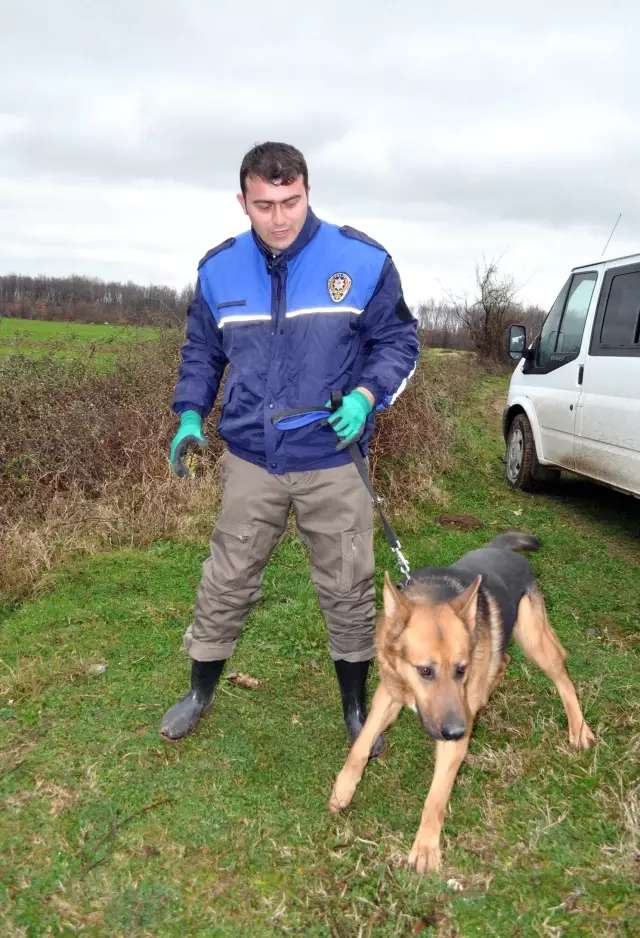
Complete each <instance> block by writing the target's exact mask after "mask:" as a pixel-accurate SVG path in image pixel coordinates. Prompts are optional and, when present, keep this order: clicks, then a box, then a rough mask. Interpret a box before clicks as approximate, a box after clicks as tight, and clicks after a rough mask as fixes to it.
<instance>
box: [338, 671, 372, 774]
mask: <svg viewBox="0 0 640 938" xmlns="http://www.w3.org/2000/svg"><path fill="white" fill-rule="evenodd" d="M333 663H334V665H335V668H336V674H337V676H338V684H339V685H340V696H341V697H342V712H343V713H344V722H345V726H346V727H347V733H348V734H349V743H350V745H353V744H354V742H355V741H356V739H357V738H358V736H359V735H360V730H361V729H362V727H363V726H364V721H365V720H366V719H367V702H366V697H365V690H366V686H367V674H368V673H369V665H370V664H371V662H370V661H345V660H344V659H339V660H338V661H334V662H333ZM384 749H385V741H384V736H378V738H377V739H376V741H375V742H374V744H373V747H372V749H371V753H370V754H369V758H370V759H374V758H375V757H376V756H381V755H382V753H383V752H384Z"/></svg>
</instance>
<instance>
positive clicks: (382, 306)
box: [173, 210, 418, 474]
mask: <svg viewBox="0 0 640 938" xmlns="http://www.w3.org/2000/svg"><path fill="white" fill-rule="evenodd" d="M334 275H342V276H338V277H335V276H334ZM344 275H346V277H345V276H344ZM349 280H350V284H349ZM336 284H337V287H338V289H335V286H336ZM346 286H348V290H347V291H346V292H345V287H346ZM330 288H333V289H330ZM332 292H333V297H332V295H331V293H332ZM336 296H338V297H340V298H339V299H338V300H337V301H336ZM417 358H418V339H417V328H416V321H415V319H414V318H413V316H412V315H411V313H410V311H409V309H408V307H407V305H406V303H405V301H404V298H403V295H402V287H401V284H400V277H399V276H398V272H397V270H396V268H395V265H394V264H393V262H392V260H391V257H390V256H389V254H388V253H387V252H386V251H385V249H384V248H383V247H381V245H379V244H377V243H376V242H375V241H372V240H371V239H370V238H368V237H367V236H366V235H363V234H361V233H360V232H358V231H355V230H354V229H352V228H346V227H345V228H338V227H337V226H335V225H330V224H328V223H327V222H324V221H320V220H319V219H318V218H316V216H315V215H314V214H313V212H312V211H311V210H309V212H308V214H307V218H306V221H305V224H304V226H303V228H302V230H301V231H300V234H299V235H298V237H297V238H296V240H295V241H294V242H293V244H292V245H291V246H290V247H289V248H287V249H286V250H285V251H283V252H282V253H281V254H278V255H276V256H274V255H273V254H272V253H271V252H270V251H269V249H268V248H267V247H265V246H264V245H263V244H262V242H261V241H260V240H259V239H258V237H257V236H256V235H255V233H254V232H253V231H248V232H245V233H244V234H241V235H240V236H239V237H237V238H230V239H229V240H228V241H225V242H224V243H223V244H221V245H219V246H218V247H217V248H214V249H213V250H212V251H209V253H208V254H207V255H206V256H205V257H204V258H203V259H202V261H201V262H200V265H199V268H198V282H197V285H196V291H195V296H194V300H193V303H192V304H191V306H190V308H189V312H188V316H187V326H186V341H185V343H184V345H183V347H182V361H181V364H180V371H179V378H178V382H177V385H176V390H175V395H174V400H173V410H174V412H175V413H176V414H181V413H183V412H184V411H185V410H195V411H197V412H198V413H199V414H200V415H201V416H202V417H205V416H206V415H207V414H208V413H209V411H210V410H211V409H212V407H213V404H214V402H215V399H216V396H217V393H218V387H219V384H220V381H221V379H222V376H223V373H224V371H225V368H226V367H227V366H228V373H227V376H226V380H225V385H224V396H223V400H222V412H221V417H220V421H219V425H218V430H219V433H220V435H221V436H222V438H223V439H224V440H225V442H226V444H227V447H228V448H229V450H230V451H231V452H232V453H234V454H235V455H236V456H240V457H241V458H242V459H247V460H249V461H250V462H252V463H255V464H256V465H259V466H262V467H264V468H265V469H267V470H268V471H269V472H271V473H276V474H280V473H284V472H294V471H303V470H310V469H324V468H329V467H332V466H339V465H343V464H344V463H347V462H349V460H350V459H351V456H350V455H349V452H348V450H345V451H342V452H340V453H336V451H335V450H336V444H337V442H338V439H337V437H336V434H335V431H334V430H333V429H332V428H331V427H329V426H322V427H321V426H319V425H318V424H317V423H315V424H310V425H308V426H306V427H301V428H299V429H296V430H287V431H286V432H283V431H282V430H277V429H276V428H275V427H273V426H272V424H271V418H272V417H273V416H274V414H276V413H278V412H279V411H281V410H290V409H293V408H298V407H306V406H309V405H323V404H324V403H325V402H326V401H327V400H328V398H329V394H330V391H331V390H332V389H340V390H342V391H343V392H344V393H348V392H349V391H352V390H353V389H354V388H355V387H357V386H358V385H359V386H361V387H365V388H367V389H368V390H369V391H371V393H372V394H373V396H374V398H375V401H376V408H375V409H378V410H382V409H384V408H385V407H388V406H389V405H390V404H391V403H392V402H393V401H394V399H395V398H396V397H397V395H398V394H399V393H400V392H401V391H402V390H403V389H404V387H405V386H406V383H407V381H408V380H409V378H410V377H411V375H412V374H413V372H414V370H415V365H416V361H417ZM375 409H374V413H375ZM374 413H372V414H370V416H369V418H368V420H367V425H366V428H365V433H364V435H363V437H362V439H361V446H362V448H363V451H364V452H366V447H367V442H368V440H369V437H370V436H371V433H372V431H373V427H374V421H375V416H374Z"/></svg>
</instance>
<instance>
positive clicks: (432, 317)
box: [0, 260, 546, 360]
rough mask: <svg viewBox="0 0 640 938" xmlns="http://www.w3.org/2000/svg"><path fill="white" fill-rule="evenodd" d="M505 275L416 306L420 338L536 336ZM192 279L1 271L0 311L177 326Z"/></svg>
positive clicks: (488, 266)
mask: <svg viewBox="0 0 640 938" xmlns="http://www.w3.org/2000/svg"><path fill="white" fill-rule="evenodd" d="M517 294H518V289H517V287H516V284H515V282H514V280H513V278H512V277H511V276H509V275H508V274H504V273H502V272H501V270H500V267H499V263H498V262H497V261H494V260H492V261H483V263H482V264H478V265H477V266H476V275H475V288H474V291H473V292H472V293H471V294H465V295H461V296H460V295H454V294H453V293H449V294H447V296H446V298H444V299H441V300H433V299H430V300H427V301H425V302H422V303H420V304H418V306H416V307H414V309H413V313H414V315H415V316H416V318H417V319H418V323H419V330H420V337H421V342H422V344H423V345H424V346H427V347H431V348H446V349H460V350H467V351H476V352H478V353H479V354H480V355H481V356H482V357H483V358H486V359H493V360H499V359H505V358H506V357H507V354H506V331H507V328H508V326H509V325H510V324H511V323H513V322H518V323H521V324H522V325H524V326H526V328H527V334H528V335H530V336H533V335H535V334H536V333H537V332H538V331H539V329H540V326H541V325H542V322H543V320H544V317H545V314H546V313H545V310H543V309H541V308H540V307H539V306H535V305H523V304H522V303H520V302H519V301H518V299H517ZM192 298H193V286H191V285H189V286H186V287H184V288H183V289H182V290H174V289H172V288H171V287H167V286H159V285H155V284H150V285H149V286H140V285H139V284H136V283H132V282H131V281H129V282H128V283H119V282H117V281H111V282H106V281H104V280H99V279H97V278H95V277H80V276H72V277H26V276H22V275H19V274H8V275H6V276H0V317H2V316H6V317H18V318H20V319H45V320H56V321H62V322H79V323H80V322H82V323H112V324H117V325H139V326H182V325H183V324H184V322H185V320H186V317H187V310H188V308H189V304H190V303H191V300H192Z"/></svg>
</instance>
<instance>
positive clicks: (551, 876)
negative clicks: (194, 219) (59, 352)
mask: <svg viewBox="0 0 640 938" xmlns="http://www.w3.org/2000/svg"><path fill="white" fill-rule="evenodd" d="M3 325H4V323H3ZM505 386H506V384H505V381H503V380H501V379H492V380H489V381H485V382H483V383H482V384H481V385H479V386H477V387H476V390H475V393H474V396H473V398H472V400H470V401H469V404H468V407H467V408H466V409H465V411H464V413H460V414H458V415H457V416H456V417H455V420H456V424H457V440H458V441H457V445H456V469H455V471H452V472H451V473H449V474H448V475H447V477H446V478H444V479H443V480H441V484H442V486H443V487H444V489H445V490H446V491H447V493H448V495H449V504H448V506H447V508H446V513H447V514H448V515H452V514H462V515H468V516H472V517H473V518H474V519H477V520H478V521H479V522H480V523H481V524H480V526H479V527H478V528H475V529H473V530H471V531H463V530H458V529H455V528H447V527H443V526H442V525H441V524H438V523H437V515H438V512H436V511H435V510H434V509H432V508H430V507H429V506H428V505H417V506H416V510H415V513H414V514H413V515H412V517H411V518H407V519H404V520H403V519H397V528H398V533H399V535H400V537H401V540H402V543H403V547H404V548H405V552H406V553H407V555H408V556H409V558H410V559H411V561H412V564H413V565H414V566H416V567H417V566H422V565H427V564H446V563H450V562H452V561H453V560H455V559H456V558H457V557H459V556H460V554H461V553H462V552H464V551H465V550H467V549H469V548H472V547H476V546H480V545H482V544H483V543H485V542H486V541H487V540H489V539H490V538H491V537H492V536H493V535H494V533H495V532H496V531H498V530H504V529H506V528H519V529H522V530H527V531H533V532H535V533H536V534H538V535H539V536H540V538H541V539H542V541H543V550H542V551H541V553H540V554H538V555H535V556H533V557H532V562H533V564H534V566H535V569H536V572H537V574H538V577H539V581H540V583H541V585H542V588H543V590H544V593H545V596H546V599H547V604H548V608H549V613H550V617H551V620H552V622H553V624H554V625H555V627H556V629H557V631H558V632H559V634H560V637H561V640H562V641H563V643H564V645H565V647H566V648H567V650H568V652H569V659H568V667H569V671H570V674H571V675H572V677H573V679H574V681H575V683H576V686H577V690H578V695H579V697H580V699H581V703H582V705H583V709H584V711H585V715H586V717H587V719H588V721H589V723H590V725H591V727H592V729H593V730H594V732H595V733H596V736H597V738H598V744H597V746H596V748H595V749H593V750H591V751H589V752H587V753H584V754H582V755H575V754H573V753H571V752H570V751H569V747H568V742H567V738H566V720H565V717H564V713H563V710H562V706H561V704H560V701H559V699H558V698H557V696H556V695H555V692H554V691H553V689H552V687H551V685H550V683H549V682H548V681H547V680H546V678H544V677H543V676H542V675H541V674H539V673H538V672H536V671H535V670H534V668H533V667H532V666H530V665H529V664H528V663H526V662H525V660H524V658H523V656H522V654H521V653H520V652H519V650H518V649H515V650H513V651H512V656H513V661H512V664H511V666H510V668H509V670H508V672H507V676H506V678H505V681H504V683H503V685H502V686H501V687H500V689H499V690H498V691H497V692H496V694H495V695H494V697H493V698H492V700H491V703H490V705H489V707H488V709H487V710H486V711H485V712H484V713H483V714H482V715H481V716H480V718H479V720H478V722H477V724H476V728H475V732H474V736H473V739H472V742H471V746H470V753H469V757H468V759H467V762H466V763H465V764H464V765H463V767H462V769H461V771H460V774H459V776H458V780H457V783H456V786H455V788H454V793H453V797H452V801H451V809H450V813H449V815H448V816H447V819H446V822H445V827H444V835H445V836H444V843H443V848H444V850H443V852H444V862H445V869H444V870H443V874H442V876H435V875H432V876H427V877H424V878H419V877H417V876H416V875H415V873H414V872H412V871H411V870H408V869H406V868H405V867H404V866H403V860H404V858H405V856H406V854H407V852H408V850H409V847H410V845H411V842H412V839H413V836H414V834H415V830H416V827H417V824H418V822H419V817H420V812H421V808H422V803H423V799H424V795H425V792H426V789H427V786H428V783H429V779H430V772H431V767H432V752H433V747H432V744H431V743H430V742H429V741H428V740H427V739H426V738H425V736H424V733H423V732H422V730H421V728H420V726H419V723H418V721H417V719H416V718H415V716H414V715H413V714H410V713H408V712H407V713H404V714H403V715H401V717H400V719H399V720H398V722H397V724H396V725H395V726H394V727H393V728H392V730H391V731H390V733H389V747H388V751H387V754H386V755H385V756H384V758H383V759H382V760H380V761H378V762H377V763H375V764H372V765H371V766H370V767H369V768H368V770H367V772H366V773H365V776H364V779H363V781H362V784H361V786H360V788H359V791H358V793H357V795H356V798H355V799H354V802H353V806H352V808H351V809H350V811H349V813H348V814H347V815H346V816H345V817H344V818H340V819H338V820H336V819H334V818H333V817H332V816H331V815H329V813H328V811H327V809H326V802H327V799H328V796H329V794H330V791H331V785H332V782H333V778H334V775H335V773H336V771H337V770H338V769H339V768H340V766H341V765H342V762H343V760H344V757H345V754H346V745H345V738H344V733H343V727H342V722H341V716H340V706H339V696H338V690H337V685H336V682H335V678H334V676H333V673H332V668H331V665H330V662H329V660H328V656H327V653H326V637H325V632H324V627H323V623H322V619H321V616H320V614H319V611H318V608H317V604H316V600H315V595H314V592H313V589H312V587H311V586H310V583H309V580H308V567H307V561H306V558H305V555H304V552H303V549H302V547H301V545H300V543H299V542H298V541H297V540H296V539H288V540H285V541H284V542H283V543H282V545H281V546H280V547H279V548H278V550H277V552H276V554H275V555H274V557H273V559H272V562H271V563H270V565H269V567H268V569H267V573H266V576H265V588H264V598H263V601H262V603H261V604H260V605H259V606H258V607H257V608H256V610H255V611H254V612H253V614H252V615H251V617H250V619H249V621H248V623H247V626H246V629H245V631H244V633H243V636H242V639H241V642H240V645H239V649H238V652H237V654H236V656H235V658H234V660H233V666H234V668H235V669H237V670H241V671H244V672H247V673H249V674H252V675H254V676H255V677H257V678H258V679H259V680H260V682H261V684H260V688H259V689H258V690H257V691H247V690H241V689H238V688H236V687H234V686H233V685H231V684H230V683H229V682H226V681H223V682H222V685H221V688H220V691H219V693H218V697H217V700H216V705H215V709H214V711H213V712H212V713H211V714H209V715H208V716H207V717H206V718H205V720H204V721H203V723H202V725H201V726H200V727H199V729H198V732H197V733H196V734H194V735H193V736H192V737H190V738H188V739H187V740H185V741H184V742H183V743H181V744H180V745H179V746H176V747H171V746H168V745H166V744H164V743H163V742H162V741H161V740H160V738H159V736H158V733H157V727H158V722H159V719H160V717H161V715H162V713H163V711H164V709H165V708H166V707H167V706H168V705H170V704H171V703H173V702H174V700H175V699H176V697H177V696H178V695H179V694H180V693H182V692H183V691H184V687H185V679H186V674H187V667H186V662H185V660H184V658H183V656H182V654H181V651H180V643H181V636H182V632H183V631H184V628H185V626H186V625H187V624H188V622H189V617H190V614H191V609H192V604H193V599H194V594H195V588H196V586H197V582H198V578H199V569H200V564H201V562H202V560H203V559H204V557H205V556H206V544H202V546H201V548H199V549H196V548H194V547H193V546H187V545H184V544H181V543H178V542H159V543H156V544H155V545H154V546H152V547H151V548H150V549H148V550H136V551H134V550H122V551H119V552H116V553H112V554H109V555H106V556H104V557H101V558H97V559H93V560H90V561H89V560H79V561H78V562H76V563H75V564H72V565H68V566H66V567H64V568H62V569H61V570H60V571H59V573H58V575H57V577H56V581H55V585H54V587H53V588H52V590H51V591H50V592H49V593H47V594H46V595H42V596H40V597H39V598H37V599H34V600H31V601H29V602H26V603H25V604H23V605H21V606H15V607H11V608H9V607H5V609H4V610H2V612H1V613H0V616H1V620H2V621H1V622H0V626H1V633H2V638H1V649H0V658H1V662H2V663H1V664H0V668H1V671H0V683H1V685H2V686H1V687H0V721H1V722H0V747H1V748H0V752H1V753H2V764H3V769H2V774H1V775H0V794H1V796H2V798H3V800H4V804H5V809H4V812H3V815H2V820H1V825H2V826H1V837H2V851H1V856H0V866H1V867H2V893H1V894H0V924H1V926H2V927H1V929H0V931H1V933H2V935H3V936H4V935H6V936H7V938H17V936H28V938H35V936H45V935H76V934H82V935H87V936H126V938H134V936H135V938H144V936H171V938H174V936H175V938H186V936H202V938H214V936H215V938H231V936H233V938H238V936H242V938H244V936H247V938H249V936H252V938H261V936H265V938H266V936H276V935H304V936H311V938H313V936H317V938H320V936H322V938H324V936H327V938H367V936H389V938H390V936H413V935H418V934H419V935H423V936H439V938H452V936H459V938H470V936H499V938H515V936H523V938H527V936H548V938H570V936H593V938H603V936H629V938H630V936H632V935H635V934H638V933H639V931H640V916H639V914H638V891H637V875H638V867H639V865H640V864H639V858H640V844H639V842H638V839H639V835H640V808H639V806H638V780H637V776H638V771H637V770H638V757H639V755H640V726H639V720H638V717H639V712H640V694H639V689H640V679H639V677H638V667H637V635H638V624H639V623H638V618H639V614H640V609H639V604H638V596H639V595H640V565H639V563H638V561H639V560H640V550H639V546H638V545H639V539H638V535H639V533H640V511H639V508H640V503H638V502H636V501H633V500H632V499H630V498H628V497H625V496H622V495H618V494H616V493H614V492H609V491H607V490H605V489H603V488H599V487H597V486H593V485H590V484H587V483H584V482H579V481H577V480H575V479H563V480H562V481H561V482H560V483H559V484H558V485H557V486H556V487H555V488H554V490H553V491H552V492H551V493H549V494H546V495H537V496H532V495H524V494H521V493H516V492H511V491H509V490H507V488H506V486H505V483H504V481H503V478H502V463H501V455H502V452H503V445H502V442H501V439H500V434H499V420H500V418H499V410H500V406H499V402H498V396H499V395H500V394H502V393H503V392H504V388H505ZM377 557H378V572H377V582H378V587H380V585H381V580H382V575H383V572H384V568H385V566H391V564H392V561H391V559H390V553H389V551H388V549H387V547H386V544H385V542H384V540H383V539H382V537H381V536H379V537H378V541H377Z"/></svg>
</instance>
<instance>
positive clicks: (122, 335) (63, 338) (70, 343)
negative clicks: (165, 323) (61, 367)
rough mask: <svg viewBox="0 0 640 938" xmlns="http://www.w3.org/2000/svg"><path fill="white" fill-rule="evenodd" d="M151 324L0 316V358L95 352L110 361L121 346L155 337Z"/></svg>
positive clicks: (70, 355)
mask: <svg viewBox="0 0 640 938" xmlns="http://www.w3.org/2000/svg"><path fill="white" fill-rule="evenodd" d="M156 335H157V329H155V328H153V327H149V326H117V325H103V324H99V323H75V322H45V321H43V320H37V319H8V318H2V319H0V360H1V359H2V357H3V356H6V355H16V354H19V355H28V356H29V357H30V358H40V357H42V356H43V355H54V356H55V357H56V358H63V359H73V358H76V357H78V356H84V355H86V354H88V353H89V352H93V355H94V358H95V359H96V360H97V361H99V362H101V363H102V365H103V366H104V365H107V363H108V362H111V361H112V360H113V358H114V356H115V354H116V353H117V350H118V348H119V347H120V346H122V345H124V344H129V343H131V342H142V341H148V340H150V339H153V338H155V336H156Z"/></svg>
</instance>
